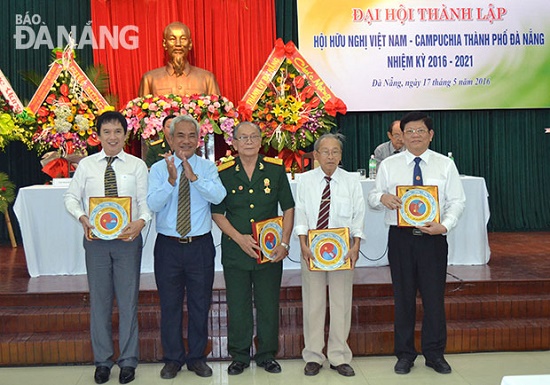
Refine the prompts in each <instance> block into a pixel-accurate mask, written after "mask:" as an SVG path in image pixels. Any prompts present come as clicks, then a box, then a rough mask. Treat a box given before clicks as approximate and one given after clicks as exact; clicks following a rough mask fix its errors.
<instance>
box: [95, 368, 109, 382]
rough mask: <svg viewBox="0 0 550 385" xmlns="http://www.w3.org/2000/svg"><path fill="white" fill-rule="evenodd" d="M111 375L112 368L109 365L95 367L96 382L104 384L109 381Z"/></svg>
mask: <svg viewBox="0 0 550 385" xmlns="http://www.w3.org/2000/svg"><path fill="white" fill-rule="evenodd" d="M110 375H111V368H109V367H107V366H98V367H97V368H95V373H94V380H95V383H96V384H104V383H106V382H107V381H109V376H110Z"/></svg>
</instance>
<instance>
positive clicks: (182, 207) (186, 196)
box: [176, 166, 191, 237]
mask: <svg viewBox="0 0 550 385" xmlns="http://www.w3.org/2000/svg"><path fill="white" fill-rule="evenodd" d="M182 167H183V166H182ZM176 231H177V232H178V233H179V234H180V235H181V236H182V237H185V236H186V235H187V234H188V233H189V231H191V196H190V192H189V179H187V177H186V176H185V170H184V169H182V170H181V175H180V185H179V191H178V218H177V221H176Z"/></svg>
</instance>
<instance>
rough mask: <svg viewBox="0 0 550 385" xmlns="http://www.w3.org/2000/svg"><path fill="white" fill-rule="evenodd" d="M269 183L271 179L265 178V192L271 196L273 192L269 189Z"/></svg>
mask: <svg viewBox="0 0 550 385" xmlns="http://www.w3.org/2000/svg"><path fill="white" fill-rule="evenodd" d="M269 183H270V181H269V178H265V179H264V186H265V188H264V192H265V193H266V194H269V193H270V192H271V189H270V188H269Z"/></svg>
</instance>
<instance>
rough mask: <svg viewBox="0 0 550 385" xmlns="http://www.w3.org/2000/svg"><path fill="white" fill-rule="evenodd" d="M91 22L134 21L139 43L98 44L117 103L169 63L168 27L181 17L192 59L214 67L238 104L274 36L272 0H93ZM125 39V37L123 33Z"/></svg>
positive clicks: (98, 58)
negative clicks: (188, 35)
mask: <svg viewBox="0 0 550 385" xmlns="http://www.w3.org/2000/svg"><path fill="white" fill-rule="evenodd" d="M91 8H92V28H93V32H94V36H96V38H97V37H98V36H100V33H101V29H108V30H109V31H114V30H116V29H115V26H118V30H119V31H120V30H122V28H123V27H125V26H136V27H137V28H138V29H139V31H138V32H137V33H136V32H132V33H130V32H129V33H127V34H126V40H128V37H129V36H138V38H139V43H138V48H137V49H125V48H123V47H122V46H121V45H120V44H119V47H118V48H117V49H116V48H113V47H111V44H105V47H104V48H101V47H99V48H97V49H94V62H95V64H103V65H104V66H105V67H106V69H107V71H108V73H109V76H110V92H111V93H112V94H115V95H117V96H118V98H119V105H118V106H117V107H118V108H121V107H123V106H124V105H126V103H127V102H128V101H129V100H131V99H133V98H135V97H137V93H138V88H139V82H140V80H141V76H142V75H143V74H144V73H145V72H147V71H149V70H151V69H154V68H157V67H161V66H163V65H164V64H165V57H164V50H163V48H162V33H163V30H164V27H165V26H166V25H168V24H169V23H171V22H173V21H181V22H183V23H185V24H187V25H188V26H189V28H190V29H191V36H192V38H193V50H192V51H191V54H190V57H189V61H190V62H191V64H193V65H195V66H198V67H201V68H204V69H207V70H209V71H212V72H213V73H214V75H215V76H216V78H217V80H218V83H219V85H220V90H221V93H222V95H223V96H226V97H227V98H229V99H230V100H231V101H232V102H233V103H234V104H235V106H236V105H237V104H238V102H239V100H240V99H241V97H242V96H243V95H244V93H245V92H246V90H247V89H248V87H249V86H250V84H251V83H252V81H253V80H254V78H255V76H256V74H257V73H258V71H259V70H260V69H261V67H262V65H263V64H264V62H265V60H266V59H267V57H268V55H269V53H270V52H271V50H272V49H273V46H274V43H275V38H276V27H275V4H274V0H189V1H186V0H183V1H182V0H91ZM121 40H124V39H121Z"/></svg>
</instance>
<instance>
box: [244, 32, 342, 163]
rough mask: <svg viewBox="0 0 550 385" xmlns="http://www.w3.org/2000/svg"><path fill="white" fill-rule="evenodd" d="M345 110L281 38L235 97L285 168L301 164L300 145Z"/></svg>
mask: <svg viewBox="0 0 550 385" xmlns="http://www.w3.org/2000/svg"><path fill="white" fill-rule="evenodd" d="M257 95H260V96H259V97H258V96H257ZM346 111H347V109H346V105H345V104H344V102H342V100H340V99H339V98H337V97H336V96H335V95H334V94H333V93H332V92H331V91H330V89H328V87H327V86H326V85H325V84H324V83H323V81H322V80H321V79H320V78H319V76H318V75H317V74H316V73H315V71H314V70H313V69H312V68H311V67H310V66H309V64H308V63H307V62H306V60H305V59H304V58H303V57H302V56H301V54H300V53H299V52H298V50H297V49H296V46H295V45H294V43H292V42H288V43H287V44H286V45H285V44H284V43H283V41H282V40H281V39H278V40H277V41H276V43H275V48H274V49H273V51H272V53H271V55H270V56H269V58H268V59H267V61H266V63H265V64H264V67H263V68H262V70H260V73H259V74H258V76H257V77H256V79H255V81H254V83H253V84H252V86H251V87H250V88H249V89H248V91H247V93H246V94H245V96H244V97H243V100H242V101H241V102H240V103H239V113H240V114H241V117H242V119H243V120H248V121H252V122H254V123H256V124H258V125H259V126H260V128H261V130H262V145H263V146H264V150H265V151H267V150H268V149H269V148H270V147H272V148H274V149H275V150H277V151H278V152H279V157H280V158H282V159H283V160H284V162H285V166H286V169H287V171H302V170H303V167H304V165H302V164H301V155H302V154H303V153H304V151H303V150H304V149H306V148H307V147H309V146H310V145H312V144H313V143H314V142H315V140H317V138H319V137H320V136H321V135H323V134H325V133H328V132H330V131H331V129H332V128H333V127H335V126H336V118H335V117H336V114H337V113H342V114H345V113H346Z"/></svg>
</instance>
